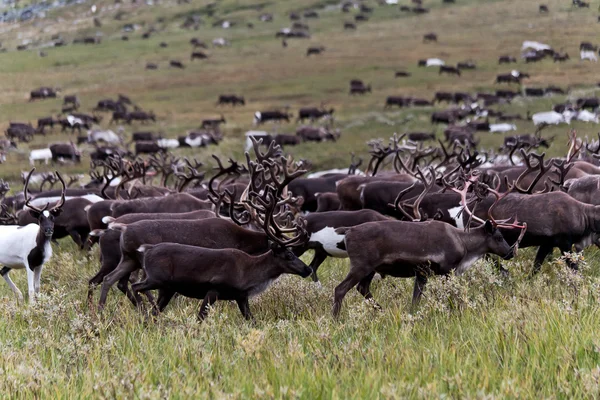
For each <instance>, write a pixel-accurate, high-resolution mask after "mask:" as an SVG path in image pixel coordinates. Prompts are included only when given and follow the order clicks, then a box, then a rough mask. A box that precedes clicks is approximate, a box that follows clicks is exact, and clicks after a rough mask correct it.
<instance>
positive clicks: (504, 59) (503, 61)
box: [498, 56, 517, 64]
mask: <svg viewBox="0 0 600 400" xmlns="http://www.w3.org/2000/svg"><path fill="white" fill-rule="evenodd" d="M516 62H517V59H516V57H511V56H500V57H499V58H498V64H510V63H516Z"/></svg>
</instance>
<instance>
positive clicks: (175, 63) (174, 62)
mask: <svg viewBox="0 0 600 400" xmlns="http://www.w3.org/2000/svg"><path fill="white" fill-rule="evenodd" d="M169 66H171V67H173V68H179V69H184V68H185V65H183V63H182V62H181V61H177V60H171V61H169Z"/></svg>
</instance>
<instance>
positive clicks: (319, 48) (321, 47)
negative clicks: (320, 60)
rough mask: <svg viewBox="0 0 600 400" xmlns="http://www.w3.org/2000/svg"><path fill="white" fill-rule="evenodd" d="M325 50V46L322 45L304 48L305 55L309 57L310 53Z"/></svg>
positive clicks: (320, 52)
mask: <svg viewBox="0 0 600 400" xmlns="http://www.w3.org/2000/svg"><path fill="white" fill-rule="evenodd" d="M324 51H325V47H323V46H319V47H309V48H308V49H307V50H306V57H309V56H311V55H313V54H314V55H320V54H322V53H323V52H324Z"/></svg>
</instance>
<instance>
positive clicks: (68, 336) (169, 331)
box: [0, 242, 600, 399]
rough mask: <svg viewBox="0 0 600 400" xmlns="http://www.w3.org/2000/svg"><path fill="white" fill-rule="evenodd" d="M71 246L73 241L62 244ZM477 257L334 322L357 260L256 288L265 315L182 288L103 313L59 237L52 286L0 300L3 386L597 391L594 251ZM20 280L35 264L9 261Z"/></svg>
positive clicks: (381, 290)
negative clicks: (498, 261)
mask: <svg viewBox="0 0 600 400" xmlns="http://www.w3.org/2000/svg"><path fill="white" fill-rule="evenodd" d="M63 247H66V248H63ZM524 253H527V254H526V255H525V257H523V258H522V259H521V260H519V261H517V262H511V263H509V264H508V267H509V268H510V270H511V275H510V277H509V278H502V277H500V276H499V275H498V274H497V273H496V272H495V270H494V269H493V268H492V266H491V265H489V264H486V263H483V262H482V263H479V264H478V265H477V266H476V267H475V268H473V269H472V270H471V271H469V272H468V273H467V274H465V275H463V276H460V277H456V276H450V277H449V278H436V279H433V280H432V281H431V282H430V285H429V286H428V290H427V294H426V296H425V298H424V301H423V303H422V305H421V307H420V309H419V311H418V312H416V313H413V314H411V313H409V312H408V306H409V296H410V293H411V284H412V280H402V279H384V280H381V281H376V282H375V283H374V292H373V293H374V296H375V298H376V299H377V301H378V302H379V303H380V304H381V305H382V306H383V308H384V309H383V311H376V310H375V309H374V308H373V306H372V304H371V303H368V302H365V301H363V300H362V297H360V296H359V295H358V293H357V292H356V291H352V292H351V293H349V295H348V296H347V298H346V300H345V303H344V307H343V311H342V316H341V319H340V320H339V321H336V320H334V319H333V318H332V317H331V316H330V305H331V293H332V291H333V288H334V286H335V285H336V284H337V283H338V282H340V280H341V279H342V278H343V276H344V274H345V272H346V271H347V263H346V262H345V261H336V260H330V261H328V262H326V263H325V264H324V265H323V266H322V268H321V270H322V271H320V272H321V275H322V280H323V288H322V289H318V288H317V287H316V286H314V284H312V283H310V282H309V281H307V280H301V279H300V278H298V277H283V278H282V279H280V280H279V281H278V282H276V283H275V284H274V285H273V287H272V288H270V289H269V290H268V291H267V292H265V293H264V294H262V295H260V296H259V297H258V298H256V299H254V300H252V301H251V307H252V309H253V312H254V314H255V316H256V319H257V320H256V322H255V323H248V322H246V321H245V320H244V319H243V318H242V316H241V315H240V314H239V311H238V310H237V307H236V306H235V305H234V304H230V303H217V304H216V305H215V307H214V309H212V310H211V312H210V314H209V317H208V319H207V320H205V321H204V323H202V324H199V323H198V322H197V320H196V317H195V315H196V313H197V308H198V303H197V302H196V301H189V300H187V299H181V298H180V299H176V300H175V301H174V302H173V304H171V305H170V306H169V308H168V309H167V311H166V312H165V313H164V314H163V315H161V316H160V318H159V319H158V320H157V321H156V322H155V321H153V320H152V319H150V318H149V317H144V315H142V314H140V313H138V312H137V311H135V310H134V309H133V308H132V307H131V306H130V304H129V303H128V302H127V300H126V299H125V298H124V296H121V295H120V294H117V293H116V291H114V292H112V293H111V296H110V297H109V304H108V306H107V309H106V310H105V312H104V313H103V314H102V315H98V314H96V313H95V312H94V309H93V308H92V309H90V308H89V307H88V305H87V303H86V302H85V301H84V299H85V292H86V279H87V277H88V276H90V275H91V274H92V273H93V272H94V269H95V268H96V261H95V256H96V255H97V254H94V255H92V257H91V259H90V260H87V259H86V257H84V256H82V255H81V254H79V253H77V251H75V250H74V248H73V247H72V246H71V244H70V243H68V242H67V243H61V251H59V252H58V254H57V255H56V257H55V258H53V259H52V260H51V261H50V263H49V264H48V265H47V268H46V269H45V272H44V275H43V288H42V289H43V290H42V291H43V293H44V294H43V296H42V297H41V299H40V300H39V302H38V303H37V304H36V305H34V306H27V307H22V306H18V305H17V304H16V302H15V300H14V299H13V298H12V296H11V295H8V290H7V289H6V288H5V287H0V291H1V292H2V293H3V294H4V296H3V297H2V298H1V301H2V307H0V345H1V347H2V350H3V351H2V356H1V358H2V361H3V362H2V369H3V375H4V377H5V379H3V380H1V381H0V389H1V390H2V393H4V394H5V395H8V396H10V397H19V398H33V397H36V398H46V397H56V398H71V397H84V398H85V397H100V398H116V397H118V398H152V399H153V398H274V397H275V398H295V397H298V398H440V397H451V398H475V397H477V398H595V397H596V396H598V395H600V393H599V392H598V388H599V386H598V380H599V379H600V367H599V366H598V365H599V363H600V337H599V336H598V334H597V326H598V324H599V323H600V307H599V305H598V300H599V297H598V293H599V291H598V289H599V288H600V280H599V278H598V271H599V268H600V264H599V263H598V261H597V259H598V254H597V252H595V251H593V252H591V254H590V255H589V257H588V258H587V261H586V262H584V266H583V269H582V273H581V274H574V273H573V272H571V271H570V270H569V269H568V268H567V267H566V266H565V264H564V262H562V261H560V260H558V261H555V262H553V263H550V264H549V265H547V266H546V267H545V268H544V271H543V272H542V273H541V274H540V275H538V276H537V277H535V278H534V279H530V278H528V272H529V271H530V265H529V263H528V262H526V261H525V259H526V258H528V257H530V256H532V253H531V252H530V251H527V252H524ZM13 276H14V277H15V278H16V279H15V280H16V284H17V285H18V286H21V287H24V286H23V285H24V284H25V279H24V274H19V273H14V274H13Z"/></svg>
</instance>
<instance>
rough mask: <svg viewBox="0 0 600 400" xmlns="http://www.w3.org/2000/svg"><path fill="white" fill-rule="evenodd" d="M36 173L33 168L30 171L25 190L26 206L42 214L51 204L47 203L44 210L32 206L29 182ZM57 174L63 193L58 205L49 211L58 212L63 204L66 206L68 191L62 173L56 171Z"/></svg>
mask: <svg viewBox="0 0 600 400" xmlns="http://www.w3.org/2000/svg"><path fill="white" fill-rule="evenodd" d="M34 171H35V168H32V169H31V171H29V174H28V175H27V179H26V180H25V188H24V189H23V195H24V196H25V206H26V207H28V208H30V209H32V210H33V211H35V212H37V213H40V214H41V213H42V212H44V211H46V210H48V206H49V203H46V205H45V206H44V208H41V209H40V208H37V207H35V206H33V205H31V197H29V190H28V188H29V180H30V178H31V175H33V172H34ZM55 174H56V177H57V178H58V180H59V181H60V183H61V185H62V191H61V194H60V200H59V201H58V203H57V204H56V205H55V206H54V207H52V208H51V209H50V210H48V211H54V210H57V209H59V208H61V207H62V206H63V204H65V192H66V190H67V186H66V185H65V181H64V180H63V178H62V176H61V175H60V173H59V172H58V171H55Z"/></svg>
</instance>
